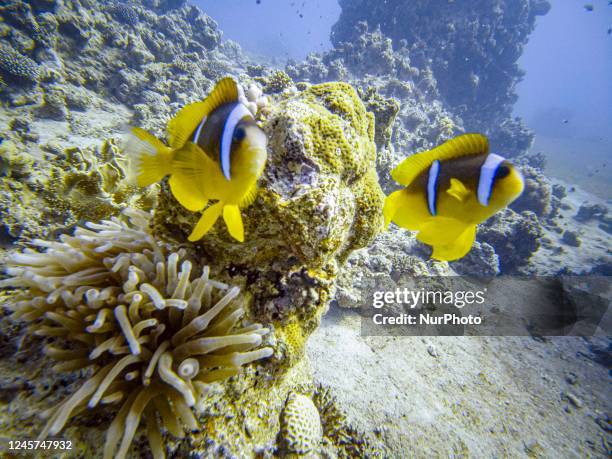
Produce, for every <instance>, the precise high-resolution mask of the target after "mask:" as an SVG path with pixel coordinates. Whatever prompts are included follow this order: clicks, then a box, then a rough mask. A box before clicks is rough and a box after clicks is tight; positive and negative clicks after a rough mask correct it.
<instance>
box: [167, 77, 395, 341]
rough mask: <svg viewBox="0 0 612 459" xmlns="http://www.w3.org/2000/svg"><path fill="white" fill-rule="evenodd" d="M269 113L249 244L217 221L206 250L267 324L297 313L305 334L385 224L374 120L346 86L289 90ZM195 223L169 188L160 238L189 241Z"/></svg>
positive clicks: (247, 212)
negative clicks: (353, 256) (350, 263)
mask: <svg viewBox="0 0 612 459" xmlns="http://www.w3.org/2000/svg"><path fill="white" fill-rule="evenodd" d="M265 117H266V119H265V124H264V126H263V127H264V129H265V131H266V133H267V134H268V148H269V154H268V158H269V160H268V165H267V167H266V170H265V172H264V174H263V176H262V180H261V181H260V185H261V187H260V190H259V192H258V195H257V198H256V199H255V202H254V203H253V204H252V205H251V206H249V208H247V209H244V210H243V214H244V222H245V242H244V243H243V244H235V243H234V241H232V239H231V238H230V237H229V236H228V234H227V232H226V230H225V229H224V227H223V226H222V225H217V226H215V227H214V228H213V229H212V230H211V231H210V233H209V234H208V235H207V236H206V237H205V238H204V239H203V240H202V241H201V243H200V246H201V251H202V253H203V255H204V256H206V257H209V258H210V259H214V260H215V261H216V263H217V264H218V266H220V267H221V266H232V267H233V268H232V270H233V271H235V272H236V274H238V275H240V276H243V277H244V278H245V280H247V281H248V282H249V284H251V286H250V287H249V290H250V291H252V292H253V293H254V295H255V303H256V305H257V307H258V309H259V310H260V311H261V318H262V320H263V319H264V318H266V319H268V320H270V319H274V320H279V319H280V320H281V321H285V320H288V318H289V317H291V316H293V315H294V314H298V317H300V327H302V328H303V330H306V331H307V332H306V335H308V334H309V332H311V331H312V330H313V329H314V327H316V325H317V324H318V320H319V318H320V315H321V314H322V312H323V311H324V310H325V307H326V305H327V302H328V301H329V299H330V297H331V295H332V294H333V280H334V278H335V276H336V274H337V272H338V269H339V265H340V264H341V263H342V262H343V261H344V260H345V259H346V258H347V257H348V256H349V255H350V253H351V252H352V251H353V250H355V249H358V248H362V247H365V246H367V245H368V244H369V243H370V241H371V240H372V239H373V238H374V236H375V235H376V234H377V233H378V232H379V231H380V230H381V228H382V202H383V194H382V191H381V189H380V186H379V185H378V179H377V176H376V169H375V162H376V148H375V144H374V119H373V116H372V114H371V113H368V112H367V111H366V110H365V107H364V105H363V103H362V102H361V101H360V99H359V97H358V96H357V93H356V92H355V90H354V89H353V88H352V87H351V86H349V85H348V84H344V83H326V84H321V85H315V86H311V87H309V88H307V89H306V90H304V91H302V92H300V93H298V94H294V95H291V94H287V95H285V96H284V97H283V98H282V99H281V100H280V102H279V103H277V104H273V105H271V106H270V107H269V108H268V109H267V110H266V114H265ZM197 218H198V216H197V215H196V214H193V213H191V212H189V211H187V210H185V209H183V208H182V207H181V206H180V205H179V204H178V203H177V202H176V201H175V200H174V198H173V197H172V196H171V195H170V193H169V192H168V190H167V189H166V188H164V190H163V191H162V194H161V195H160V198H159V205H158V207H157V209H156V212H155V227H156V230H157V231H158V232H159V234H160V235H163V237H166V238H170V239H174V240H177V241H184V240H185V237H186V236H185V235H186V234H188V233H189V232H190V231H191V227H192V226H193V224H194V223H195V221H196V220H197ZM280 254H282V255H280ZM236 260H239V262H237V261H236ZM303 332H304V331H303ZM282 333H283V331H282V329H281V330H279V336H281V335H282Z"/></svg>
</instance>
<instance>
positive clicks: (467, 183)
mask: <svg viewBox="0 0 612 459" xmlns="http://www.w3.org/2000/svg"><path fill="white" fill-rule="evenodd" d="M391 177H392V178H393V180H395V181H396V182H398V183H399V184H401V185H404V186H405V188H404V189H402V190H399V191H396V192H394V193H391V194H390V195H389V196H388V197H387V199H386V200H385V205H384V209H383V213H384V216H385V226H387V225H388V224H389V223H390V222H391V221H393V222H395V223H396V224H397V225H399V226H401V227H402V228H406V229H409V230H412V231H418V234H417V239H418V240H419V241H421V242H424V243H425V244H428V245H430V246H432V247H433V253H432V255H431V256H432V258H435V259H437V260H446V261H452V260H457V259H459V258H461V257H463V256H465V255H466V254H467V253H468V252H469V251H470V248H471V247H472V244H473V243H474V239H475V238H476V225H477V224H479V223H481V222H483V221H485V220H486V219H487V218H489V217H491V216H492V215H493V214H495V213H496V212H497V211H499V210H501V209H503V208H504V207H506V206H507V205H509V204H510V203H511V202H512V201H514V200H515V199H516V198H518V197H519V196H520V194H521V193H522V192H523V188H524V183H523V177H522V176H521V174H520V172H518V171H517V170H516V169H515V168H514V167H513V166H512V164H510V163H509V162H508V161H507V160H506V159H504V158H503V157H501V156H499V155H496V154H493V153H489V142H488V140H487V138H486V137H485V136H483V135H481V134H464V135H460V136H458V137H455V138H454V139H451V140H449V141H447V142H445V143H443V144H442V145H440V146H438V147H436V148H434V149H433V150H429V151H425V152H422V153H418V154H416V155H413V156H410V157H408V158H407V159H405V160H404V161H403V162H401V163H400V164H399V165H398V166H397V167H396V168H395V169H394V170H393V171H391Z"/></svg>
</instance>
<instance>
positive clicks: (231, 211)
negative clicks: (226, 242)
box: [223, 205, 244, 242]
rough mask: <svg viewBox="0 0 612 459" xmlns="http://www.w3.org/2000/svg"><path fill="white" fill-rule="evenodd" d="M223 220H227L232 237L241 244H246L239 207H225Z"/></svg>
mask: <svg viewBox="0 0 612 459" xmlns="http://www.w3.org/2000/svg"><path fill="white" fill-rule="evenodd" d="M223 220H225V224H226V225H227V230H228V231H229V233H230V236H232V237H233V238H234V239H236V240H237V241H239V242H244V226H243V225H242V215H240V209H239V208H238V206H234V205H226V206H225V207H223Z"/></svg>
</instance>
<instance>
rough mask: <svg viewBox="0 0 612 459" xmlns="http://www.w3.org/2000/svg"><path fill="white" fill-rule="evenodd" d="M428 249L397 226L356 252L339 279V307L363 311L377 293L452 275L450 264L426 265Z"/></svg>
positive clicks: (337, 298) (337, 293)
mask: <svg viewBox="0 0 612 459" xmlns="http://www.w3.org/2000/svg"><path fill="white" fill-rule="evenodd" d="M426 258H427V255H426V253H425V250H424V246H423V245H422V244H421V243H419V242H417V241H416V240H415V239H414V238H413V237H412V236H411V235H410V233H409V232H407V231H404V230H402V229H398V228H396V227H395V226H393V227H392V228H390V229H389V230H388V231H386V232H385V233H383V234H380V235H379V236H378V237H377V238H376V239H375V240H374V241H373V242H372V243H371V244H370V246H369V247H368V248H367V249H361V250H357V251H355V252H354V253H353V254H352V255H351V256H350V257H349V259H348V260H347V262H346V265H345V266H343V268H342V270H341V271H340V274H339V275H338V287H337V292H336V297H335V302H334V303H335V304H336V305H337V306H340V307H341V308H362V307H367V306H369V305H371V304H372V298H373V294H374V292H375V291H380V290H385V291H394V290H395V289H396V287H404V286H406V285H408V284H409V283H410V282H411V281H412V279H413V278H418V277H422V276H444V275H449V274H451V273H452V271H451V270H449V267H448V264H447V263H440V262H436V261H425V260H424V259H426Z"/></svg>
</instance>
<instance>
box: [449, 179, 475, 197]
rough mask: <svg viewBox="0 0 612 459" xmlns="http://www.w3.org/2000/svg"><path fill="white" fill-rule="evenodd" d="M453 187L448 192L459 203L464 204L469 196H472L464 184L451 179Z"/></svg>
mask: <svg viewBox="0 0 612 459" xmlns="http://www.w3.org/2000/svg"><path fill="white" fill-rule="evenodd" d="M450 183H451V186H450V188H449V189H448V190H446V192H447V193H448V194H449V195H451V196H452V197H453V198H455V199H456V200H457V201H459V202H464V201H465V200H466V199H467V198H468V196H469V195H470V190H468V189H467V188H466V187H465V185H464V184H463V182H462V181H461V180H459V179H456V178H451V179H450Z"/></svg>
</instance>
